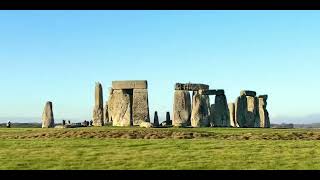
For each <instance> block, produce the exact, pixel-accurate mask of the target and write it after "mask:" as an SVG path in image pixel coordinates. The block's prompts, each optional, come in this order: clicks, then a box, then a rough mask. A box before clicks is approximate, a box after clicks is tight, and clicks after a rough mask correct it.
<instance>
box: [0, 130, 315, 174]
mask: <svg viewBox="0 0 320 180" xmlns="http://www.w3.org/2000/svg"><path fill="white" fill-rule="evenodd" d="M319 137H320V130H316V129H314V130H310V129H309V130H306V129H226V128H199V129H175V128H170V129H140V128H112V127H102V128H79V129H40V128H23V129H22V128H21V129H14V128H13V129H6V128H0V169H2V170H3V169H10V170H11V169H18V170H20V169H21V170H28V169H32V170H36V169H40V170H43V169H44V170H47V169H48V170H65V169H66V170H69V169H72V170H80V169H81V170H82V169H83V170H86V169H94V170H96V169H97V170H100V169H107V170H108V169H120V170H127V169H129V170H131V169H138V170H144V169H147V170H153V169H160V170H166V169H169V170H180V169H182V170H189V169H192V170H193V169H195V170H208V169H209V170H211V169H218V170H224V169H234V170H241V169H250V170H251V169H253V170H258V169H270V170H273V169H317V170H319V169H320V141H319V140H318V139H320V138H319Z"/></svg>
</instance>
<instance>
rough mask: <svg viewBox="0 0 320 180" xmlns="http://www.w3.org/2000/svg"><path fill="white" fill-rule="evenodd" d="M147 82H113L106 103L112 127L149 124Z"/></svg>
mask: <svg viewBox="0 0 320 180" xmlns="http://www.w3.org/2000/svg"><path fill="white" fill-rule="evenodd" d="M147 88H148V82H147V81H145V80H144V81H141V80H139V81H113V82H112V88H111V89H110V94H109V101H108V115H109V121H111V122H112V124H113V126H140V124H141V123H142V122H150V115H149V100H148V89H147Z"/></svg>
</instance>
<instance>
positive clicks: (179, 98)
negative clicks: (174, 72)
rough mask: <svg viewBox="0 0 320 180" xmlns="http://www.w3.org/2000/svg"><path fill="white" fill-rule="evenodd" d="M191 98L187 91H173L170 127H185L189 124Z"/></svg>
mask: <svg viewBox="0 0 320 180" xmlns="http://www.w3.org/2000/svg"><path fill="white" fill-rule="evenodd" d="M190 116H191V98H190V93H189V91H185V90H175V93H174V105H173V120H172V125H173V126H175V127H185V126H189V125H190V124H191V122H190Z"/></svg>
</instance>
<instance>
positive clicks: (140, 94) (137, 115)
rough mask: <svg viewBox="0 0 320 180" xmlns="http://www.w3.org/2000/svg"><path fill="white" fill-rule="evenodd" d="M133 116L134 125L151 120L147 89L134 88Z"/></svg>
mask: <svg viewBox="0 0 320 180" xmlns="http://www.w3.org/2000/svg"><path fill="white" fill-rule="evenodd" d="M132 116H133V125H134V126H139V125H140V123H141V122H150V115H149V101H148V90H147V89H134V90H133V105H132Z"/></svg>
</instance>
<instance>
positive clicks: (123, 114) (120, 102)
mask: <svg viewBox="0 0 320 180" xmlns="http://www.w3.org/2000/svg"><path fill="white" fill-rule="evenodd" d="M131 104H132V95H130V94H128V93H127V91H125V90H114V91H113V94H112V95H111V98H110V100H109V103H108V109H109V118H111V119H112V124H113V126H131V125H132V118H131Z"/></svg>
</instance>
